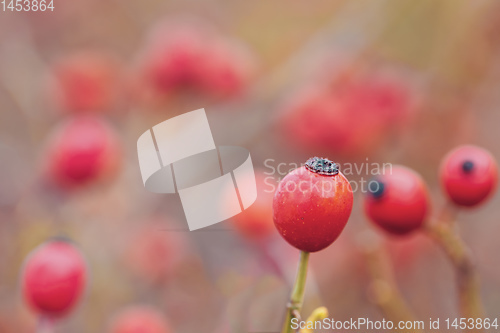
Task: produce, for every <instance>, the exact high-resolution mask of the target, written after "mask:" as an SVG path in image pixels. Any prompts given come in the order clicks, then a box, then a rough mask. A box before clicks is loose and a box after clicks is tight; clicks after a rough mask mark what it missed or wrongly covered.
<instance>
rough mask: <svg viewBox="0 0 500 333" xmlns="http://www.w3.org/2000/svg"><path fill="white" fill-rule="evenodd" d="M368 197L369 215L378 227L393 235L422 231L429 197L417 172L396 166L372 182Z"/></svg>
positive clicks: (366, 210) (365, 204)
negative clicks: (420, 229)
mask: <svg viewBox="0 0 500 333" xmlns="http://www.w3.org/2000/svg"><path fill="white" fill-rule="evenodd" d="M368 186H369V191H368V193H366V195H365V201H364V208H365V212H366V215H367V216H368V217H369V219H370V220H371V221H372V222H374V223H375V224H376V225H377V226H379V227H381V228H382V229H384V230H385V231H387V232H389V233H391V234H394V235H405V234H409V233H411V232H413V231H415V230H418V229H419V228H421V227H422V226H423V224H424V222H425V219H426V217H427V214H428V211H429V194H428V190H427V186H426V185H425V183H424V181H423V180H422V177H420V175H419V174H417V173H416V172H415V171H413V170H411V169H409V168H406V167H403V166H400V165H394V166H393V167H392V168H391V169H389V170H386V169H384V173H383V174H382V175H380V176H377V178H376V179H374V180H371V181H370V182H369V185H368Z"/></svg>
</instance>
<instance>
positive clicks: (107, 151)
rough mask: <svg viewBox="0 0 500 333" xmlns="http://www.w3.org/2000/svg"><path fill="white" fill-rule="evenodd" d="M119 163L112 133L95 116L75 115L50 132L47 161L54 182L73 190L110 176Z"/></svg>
mask: <svg viewBox="0 0 500 333" xmlns="http://www.w3.org/2000/svg"><path fill="white" fill-rule="evenodd" d="M120 160H121V147H120V145H119V141H118V138H117V136H116V134H115V132H114V131H113V130H112V129H111V128H110V127H109V126H108V125H107V124H106V123H105V122H104V121H101V120H100V119H99V118H98V117H93V116H76V117H73V118H72V119H70V120H69V121H67V122H65V123H64V124H62V126H60V127H59V128H58V129H57V130H56V131H55V132H54V133H53V135H52V137H51V140H50V142H49V144H48V151H47V161H46V162H47V169H48V170H47V171H48V176H49V178H50V180H51V181H52V182H53V183H55V184H57V185H59V186H60V187H63V188H75V187H78V186H83V185H86V184H89V183H92V182H96V181H99V180H105V179H108V178H110V177H112V176H113V175H114V174H116V171H117V169H118V167H119V164H120Z"/></svg>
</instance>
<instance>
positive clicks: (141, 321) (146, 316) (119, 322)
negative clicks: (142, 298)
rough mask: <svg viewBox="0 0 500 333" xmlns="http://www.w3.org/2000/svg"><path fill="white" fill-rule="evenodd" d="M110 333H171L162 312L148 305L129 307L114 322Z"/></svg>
mask: <svg viewBox="0 0 500 333" xmlns="http://www.w3.org/2000/svg"><path fill="white" fill-rule="evenodd" d="M108 332H109V333H169V332H170V329H169V327H168V324H167V321H166V319H165V318H164V316H163V315H162V313H161V312H159V311H158V310H156V309H155V308H153V307H150V306H146V305H134V306H129V307H127V308H125V309H123V310H122V311H120V312H119V313H118V314H116V315H115V316H114V317H113V318H112V320H111V324H110V326H109V329H108Z"/></svg>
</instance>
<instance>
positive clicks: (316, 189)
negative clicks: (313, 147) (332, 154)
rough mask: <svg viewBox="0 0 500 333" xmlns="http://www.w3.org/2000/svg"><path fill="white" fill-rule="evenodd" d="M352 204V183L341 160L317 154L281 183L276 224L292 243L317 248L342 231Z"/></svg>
mask: <svg viewBox="0 0 500 333" xmlns="http://www.w3.org/2000/svg"><path fill="white" fill-rule="evenodd" d="M352 204H353V194H352V189H351V185H350V184H349V181H348V180H347V179H346V178H345V177H344V175H343V174H342V173H341V172H340V171H339V170H338V166H337V164H335V163H333V162H331V161H329V160H327V159H324V158H317V157H314V158H311V159H309V160H308V161H307V162H306V165H305V166H302V167H300V168H297V169H295V170H294V171H292V172H290V173H289V174H288V175H286V176H285V177H284V178H283V179H282V180H281V182H280V184H279V185H278V188H277V190H276V193H275V194H274V200H273V219H274V224H275V226H276V228H277V229H278V232H279V233H280V234H281V236H283V238H284V239H285V240H286V241H287V242H288V243H290V244H291V245H292V246H294V247H296V248H297V249H299V250H301V251H305V252H317V251H320V250H323V249H324V248H326V247H328V246H329V245H331V244H332V243H333V242H334V241H335V240H336V239H337V237H338V236H339V235H340V233H341V232H342V230H343V229H344V227H345V225H346V224H347V220H348V219H349V216H350V215H351V210H352Z"/></svg>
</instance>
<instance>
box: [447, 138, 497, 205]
mask: <svg viewBox="0 0 500 333" xmlns="http://www.w3.org/2000/svg"><path fill="white" fill-rule="evenodd" d="M440 177H441V185H442V187H443V189H444V191H445V192H446V194H447V195H448V198H449V199H450V200H451V201H452V202H453V203H455V204H456V205H459V206H466V207H472V206H476V205H479V204H481V203H483V202H484V201H486V199H487V198H488V197H489V196H490V195H491V194H492V193H493V192H494V190H495V188H496V186H497V182H498V166H497V164H496V162H495V159H494V158H493V156H491V154H490V153H489V152H488V151H486V150H484V149H482V148H479V147H476V146H471V145H467V146H460V147H458V148H456V149H454V150H452V151H451V152H450V153H448V154H447V155H446V156H445V157H444V159H443V161H442V163H441V169H440Z"/></svg>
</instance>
